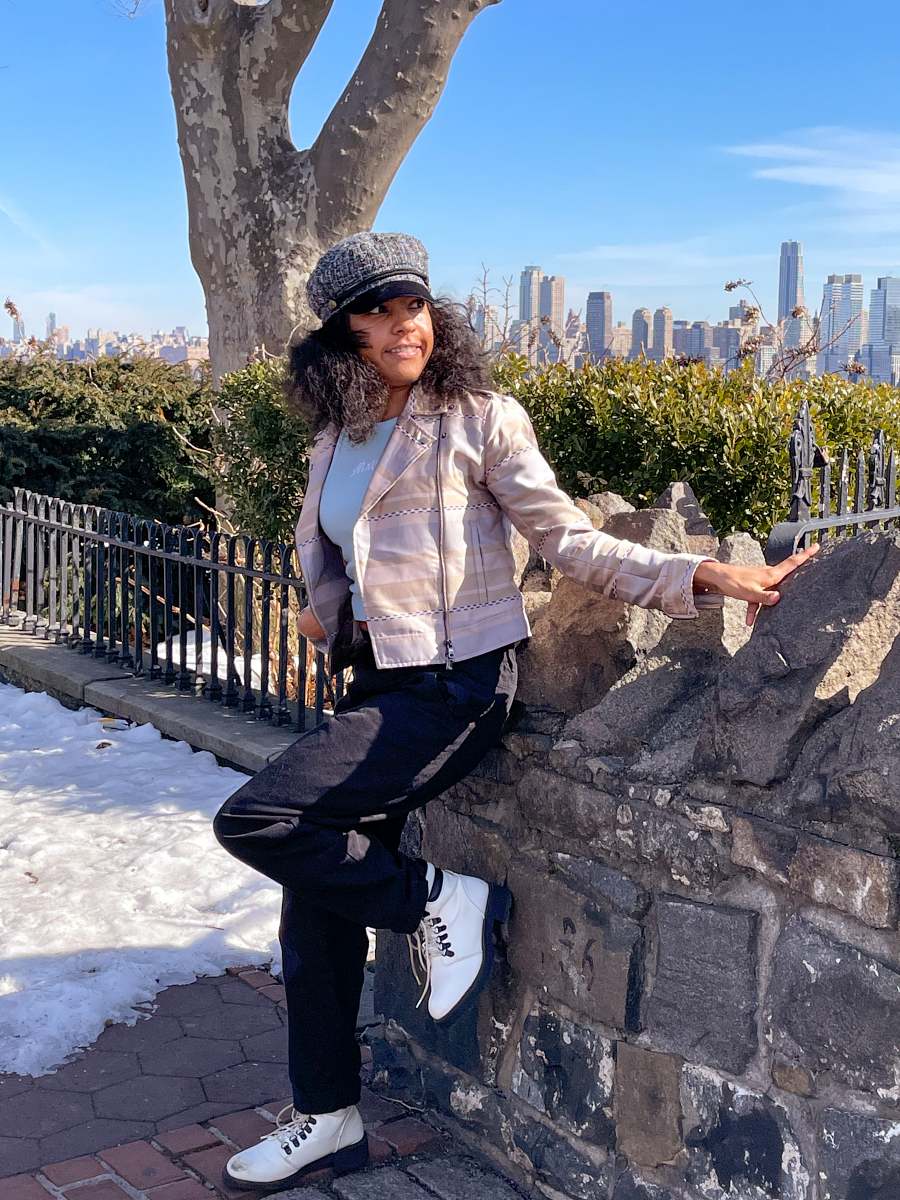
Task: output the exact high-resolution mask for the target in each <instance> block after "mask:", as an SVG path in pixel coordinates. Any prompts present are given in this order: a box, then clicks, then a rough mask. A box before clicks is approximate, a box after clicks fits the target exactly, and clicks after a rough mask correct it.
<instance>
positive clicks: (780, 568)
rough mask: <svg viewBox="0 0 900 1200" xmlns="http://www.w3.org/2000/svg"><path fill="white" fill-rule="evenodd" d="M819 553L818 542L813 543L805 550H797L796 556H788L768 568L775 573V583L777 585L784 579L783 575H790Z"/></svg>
mask: <svg viewBox="0 0 900 1200" xmlns="http://www.w3.org/2000/svg"><path fill="white" fill-rule="evenodd" d="M818 551H819V542H813V544H812V545H811V546H807V548H806V549H805V550H798V551H797V553H796V554H792V555H790V557H789V558H786V559H784V561H783V562H780V563H776V564H775V566H774V567H770V568H769V570H770V571H775V572H776V578H775V582H776V583H778V582H779V581H780V580H782V579H784V577H785V575H790V573H791V571H796V570H797V568H798V567H800V566H802V565H803V563H805V562H807V561H808V559H810V558H812V556H813V555H814V554H817V553H818Z"/></svg>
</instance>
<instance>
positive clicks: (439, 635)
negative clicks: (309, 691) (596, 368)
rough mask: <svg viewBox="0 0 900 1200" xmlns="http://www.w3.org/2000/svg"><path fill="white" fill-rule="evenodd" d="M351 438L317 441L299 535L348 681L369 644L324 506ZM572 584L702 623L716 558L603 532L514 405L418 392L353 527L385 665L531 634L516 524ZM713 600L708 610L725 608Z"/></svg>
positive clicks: (312, 594) (320, 643)
mask: <svg viewBox="0 0 900 1200" xmlns="http://www.w3.org/2000/svg"><path fill="white" fill-rule="evenodd" d="M339 432H340V429H339V427H338V426H337V425H336V424H335V423H334V422H333V421H332V422H329V424H328V425H326V426H325V428H324V429H322V430H321V431H320V432H319V433H318V434H317V435H316V437H315V438H314V440H313V444H312V446H311V448H310V453H309V478H308V482H307V488H306V494H305V496H304V499H303V505H302V508H301V511H300V517H299V520H298V521H297V526H296V530H295V540H296V545H297V554H298V559H299V563H300V569H301V572H302V575H303V579H304V581H305V583H306V588H307V596H308V602H309V606H310V609H311V610H312V614H313V616H314V617H315V618H316V619H317V620H318V622H319V624H320V625H321V626H322V628H323V629H324V630H325V634H326V636H325V637H324V638H322V639H319V640H315V641H313V645H314V646H315V647H316V649H317V650H321V651H322V652H323V653H325V654H326V655H327V656H328V658H327V669H328V672H329V674H330V675H335V674H337V673H338V672H339V671H341V670H342V669H343V668H344V666H345V665H347V661H348V655H349V653H350V652H351V650H350V648H351V647H355V646H357V645H358V644H359V643H360V641H361V639H362V634H361V630H360V627H359V622H358V621H356V620H355V618H354V617H353V616H352V612H351V608H350V582H349V579H348V577H347V574H346V571H345V569H344V558H343V555H342V553H341V551H340V549H339V547H338V546H336V545H335V543H334V542H332V541H331V539H330V538H328V537H327V535H326V534H325V533H324V531H323V530H322V528H321V527H320V525H319V515H318V514H319V497H320V495H321V492H322V485H323V483H324V480H325V476H326V474H327V472H328V467H329V465H330V463H331V458H332V454H333V452H334V447H335V443H336V441H337V438H338V435H339ZM513 525H514V526H515V527H516V529H518V530H519V532H520V533H521V534H522V535H523V536H524V537H525V538H526V539H527V540H528V542H529V543H530V544H531V545H532V546H533V547H534V549H535V551H536V552H537V553H538V554H539V555H540V556H541V557H542V558H544V559H546V560H547V561H549V562H551V563H552V564H553V565H554V566H555V567H557V568H558V569H559V570H560V571H562V572H563V574H565V575H568V576H570V577H571V578H572V579H575V580H577V581H578V582H579V583H582V584H584V586H585V587H587V588H590V589H591V590H593V591H597V592H600V593H602V594H603V595H604V596H609V597H613V598H617V599H619V600H623V601H625V602H626V603H628V604H638V605H640V606H642V607H644V608H657V609H661V610H662V611H663V612H664V613H666V614H667V615H668V616H670V617H696V616H697V615H698V614H697V606H696V604H695V599H696V598H695V597H694V596H693V594H692V578H693V574H694V571H695V570H696V568H697V565H698V564H699V563H701V562H705V561H708V558H709V556H707V555H698V554H670V553H666V552H664V551H661V550H653V549H651V548H650V547H648V546H642V545H639V544H637V543H635V542H629V541H624V540H620V539H618V538H613V537H610V536H609V535H608V534H606V533H603V532H602V530H597V529H594V528H593V526H592V525H591V523H590V521H589V520H588V518H587V517H586V516H585V514H584V513H583V512H582V511H581V510H580V509H579V508H578V507H577V506H576V505H575V503H574V502H573V501H572V499H571V498H570V497H569V496H568V495H567V494H566V493H565V492H564V491H562V489H561V488H560V487H559V486H558V485H557V482H556V476H555V475H554V473H553V470H552V468H551V466H550V464H549V463H548V462H547V461H546V459H545V458H544V456H543V455H542V453H541V451H540V449H539V448H538V444H537V439H536V437H535V433H534V428H533V427H532V424H531V420H530V418H529V416H528V414H527V412H526V411H525V409H524V408H523V407H522V405H521V404H520V403H519V401H518V400H516V399H515V398H514V397H513V396H507V395H501V394H498V393H496V392H465V393H463V394H462V395H460V396H458V397H456V398H454V399H453V400H449V401H448V400H443V401H442V400H439V399H438V398H436V397H434V396H432V395H429V394H428V393H426V391H425V390H424V389H423V388H422V387H421V386H420V385H418V384H416V385H415V386H414V387H413V388H412V389H411V391H410V394H409V398H408V400H407V402H406V405H405V407H404V409H403V411H402V412H401V414H400V416H399V417H398V419H397V422H396V424H395V426H394V428H393V430H392V431H391V435H390V438H389V439H388V442H387V445H386V446H385V448H384V451H383V453H382V455H381V458H380V459H379V461H378V464H377V465H376V468H375V470H374V472H373V474H372V478H371V480H370V481H369V485H368V488H367V490H366V493H365V495H364V497H363V501H362V506H361V509H360V514H359V518H358V520H357V522H356V525H355V526H354V530H353V546H354V553H355V557H356V578H357V579H358V580H359V582H360V586H361V590H362V594H363V597H364V602H365V608H366V615H367V626H368V632H369V637H370V639H371V642H372V651H373V654H374V657H375V662H376V664H377V665H378V666H379V667H400V666H418V665H426V664H430V663H445V664H446V665H447V666H448V667H452V665H453V661H454V659H456V660H461V659H466V658H471V657H473V656H474V655H476V654H482V653H484V652H485V651H487V650H492V649H495V648H497V647H499V646H505V645H509V644H510V643H515V642H518V641H521V640H522V639H525V638H529V637H530V636H531V626H530V624H529V621H528V617H527V615H526V612H525V605H524V602H523V599H522V594H521V592H520V591H519V588H518V587H517V585H516V582H515V562H514V558H513V552H512V526H513ZM721 602H722V597H721V596H713V595H712V594H710V595H705V596H704V597H703V601H702V603H704V605H705V606H708V605H710V604H713V605H715V604H721Z"/></svg>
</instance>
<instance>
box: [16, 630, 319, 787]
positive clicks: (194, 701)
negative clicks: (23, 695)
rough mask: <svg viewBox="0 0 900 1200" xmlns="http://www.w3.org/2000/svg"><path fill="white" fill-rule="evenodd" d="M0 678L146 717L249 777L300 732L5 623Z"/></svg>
mask: <svg viewBox="0 0 900 1200" xmlns="http://www.w3.org/2000/svg"><path fill="white" fill-rule="evenodd" d="M0 678H2V679H3V680H5V681H6V682H8V683H12V684H15V685H16V686H17V687H21V688H24V689H25V690H26V691H30V692H33V691H41V692H46V693H47V694H48V695H50V696H53V697H54V698H55V699H57V700H59V701H60V702H61V703H62V704H65V705H66V707H67V708H80V707H81V706H82V705H85V704H87V705H90V706H91V707H93V708H97V709H99V710H100V711H101V712H103V713H107V714H109V715H111V716H115V717H125V718H127V719H128V720H130V721H134V722H136V723H138V724H146V723H148V722H149V723H150V724H152V725H154V726H155V727H156V728H157V729H158V730H159V731H160V733H162V734H164V735H165V736H166V737H170V738H175V739H177V740H178V741H182V742H187V743H188V745H190V746H193V748H194V749H195V750H208V751H209V752H210V753H211V754H214V755H215V756H216V758H217V759H218V760H219V761H220V762H222V763H223V764H225V765H226V766H230V767H237V768H238V769H239V770H243V771H247V772H249V773H250V774H255V773H256V772H257V771H259V770H261V769H262V768H263V767H264V766H266V764H267V763H270V762H272V761H274V759H276V758H277V757H278V756H279V755H280V754H282V753H283V752H284V751H285V750H286V749H287V748H288V746H291V745H293V743H294V742H296V741H297V740H298V739H299V738H301V737H303V734H302V733H298V732H297V731H296V730H294V729H290V728H289V727H287V726H284V725H282V726H280V727H279V726H275V725H269V724H268V723H267V722H265V721H258V720H257V719H256V718H255V717H253V716H251V715H249V714H247V713H242V712H237V711H235V709H231V708H228V709H227V708H221V707H220V706H218V705H215V704H211V703H210V702H209V701H208V700H202V699H201V698H199V697H197V696H195V695H194V694H193V693H191V692H179V691H176V690H175V689H174V688H172V687H168V686H166V685H165V684H160V683H159V681H158V680H147V679H139V678H136V677H135V676H133V675H129V674H127V672H125V671H123V670H122V669H121V668H120V667H117V666H115V665H110V664H109V663H105V662H103V660H102V659H96V658H90V657H88V656H87V655H84V654H78V653H76V651H74V650H71V649H69V648H68V647H67V646H60V645H57V644H56V643H54V642H50V641H45V640H43V639H41V638H36V637H32V636H31V635H30V634H27V633H23V632H22V631H21V630H20V629H16V628H14V627H12V626H9V625H4V626H0ZM325 719H326V720H329V719H330V718H329V717H328V716H326V718H325ZM314 722H315V712H314V710H313V709H307V732H308V730H309V729H311V728H312V727H313V724H314Z"/></svg>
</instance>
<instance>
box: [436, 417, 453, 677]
mask: <svg viewBox="0 0 900 1200" xmlns="http://www.w3.org/2000/svg"><path fill="white" fill-rule="evenodd" d="M443 429H444V414H443V413H441V414H440V416H439V417H438V439H437V466H436V469H435V480H436V482H437V494H438V512H439V514H440V517H439V525H440V537H439V541H438V559H439V560H440V564H441V588H442V591H443V597H444V665H445V666H446V668H447V670H448V671H452V670H453V642H452V641H451V640H450V626H449V624H448V620H447V571H446V567H445V563H444V496H443V492H442V490H441V441H442V440H443V437H444V433H443Z"/></svg>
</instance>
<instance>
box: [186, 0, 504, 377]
mask: <svg viewBox="0 0 900 1200" xmlns="http://www.w3.org/2000/svg"><path fill="white" fill-rule="evenodd" d="M497 3H499V0H384V3H383V5H382V8H381V13H380V15H379V18H378V23H377V25H376V28H375V32H374V33H373V35H372V39H371V41H370V42H369V45H368V46H367V48H366V50H365V52H364V53H363V56H362V58H361V59H360V61H359V64H358V66H357V68H356V71H355V72H354V74H353V77H352V79H351V80H350V82H349V83H348V84H347V87H346V88H345V90H344V93H343V95H342V96H341V97H340V99H339V100H338V102H337V104H336V105H335V107H334V109H333V111H332V112H331V114H330V115H329V117H328V119H327V120H326V121H325V124H324V125H323V127H322V130H321V132H320V133H319V135H318V137H317V138H316V140H315V143H314V144H313V145H312V146H311V147H309V148H308V149H305V150H298V149H297V148H296V147H295V146H294V144H293V143H292V141H291V136H290V130H289V127H288V102H289V100H290V95H291V89H292V87H293V85H294V81H295V79H296V77H297V74H298V72H299V71H300V69H301V68H302V66H303V64H304V62H305V61H306V59H307V57H308V55H309V53H310V51H311V50H312V48H313V46H314V45H315V41H316V38H317V37H318V35H319V32H320V30H321V28H322V25H323V24H324V22H325V19H326V17H327V16H328V13H329V11H330V9H331V5H332V0H267V2H266V3H264V4H256V3H248V2H247V0H165V10H166V25H167V43H168V59H169V77H170V79H171V83H172V96H173V99H174V102H175V115H176V119H177V123H178V145H179V149H180V152H181V161H182V166H183V168H184V178H185V185H186V188H187V200H188V219H189V240H190V250H191V259H192V261H193V264H194V267H195V269H196V271H197V274H198V275H199V276H200V281H201V283H202V285H203V290H204V293H205V295H206V310H207V316H208V320H209V339H210V359H211V362H212V370H213V378H214V381H215V384H216V386H218V384H219V381H220V380H221V378H222V376H223V375H224V374H225V373H226V372H228V371H232V370H235V369H236V368H238V367H240V366H242V365H243V364H244V363H245V362H246V361H247V356H248V354H249V353H250V352H252V351H253V349H254V348H255V347H258V346H261V345H262V346H265V347H266V349H267V350H268V351H270V352H271V353H280V352H281V351H282V350H283V349H284V345H285V342H286V341H287V339H288V336H289V334H290V332H291V330H292V329H293V327H294V326H295V324H297V323H298V322H304V321H306V320H309V321H310V322H311V323H313V324H314V323H315V322H314V321H313V319H312V317H311V315H310V313H309V310H308V308H307V305H306V293H305V284H306V279H307V276H308V274H309V271H310V270H311V268H312V266H313V265H314V263H315V260H316V259H317V258H318V256H319V254H321V252H322V251H323V250H324V249H325V248H327V247H328V246H329V245H331V244H332V243H333V242H335V241H337V240H338V239H340V238H342V237H346V236H347V235H348V234H351V233H355V232H357V231H358V230H361V229H368V228H370V227H371V225H372V222H373V221H374V219H375V216H376V214H377V212H378V209H379V207H380V205H381V203H382V201H383V199H384V196H385V194H386V192H387V189H388V187H389V186H390V183H391V180H392V179H393V177H394V175H395V173H396V171H397V169H398V167H399V166H400V164H401V162H402V161H403V159H404V157H405V155H406V153H407V152H408V150H409V148H410V146H411V145H412V144H413V142H414V141H415V139H416V137H417V136H418V134H419V132H420V130H421V129H422V127H423V126H424V125H425V122H426V121H427V120H428V119H429V117H430V116H431V114H432V113H433V112H434V109H435V106H436V104H437V102H438V99H439V98H440V95H441V92H442V91H443V88H444V84H445V82H446V79H447V73H448V71H449V68H450V63H451V61H452V59H453V55H454V53H455V52H456V49H457V47H458V46H459V43H460V42H461V40H462V38H463V35H464V34H465V32H466V30H467V29H468V27H469V25H470V24H471V22H472V21H473V20H474V18H475V17H476V16H477V15H478V13H479V12H480V11H481V10H482V9H485V8H488V7H490V6H491V5H493V4H497Z"/></svg>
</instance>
